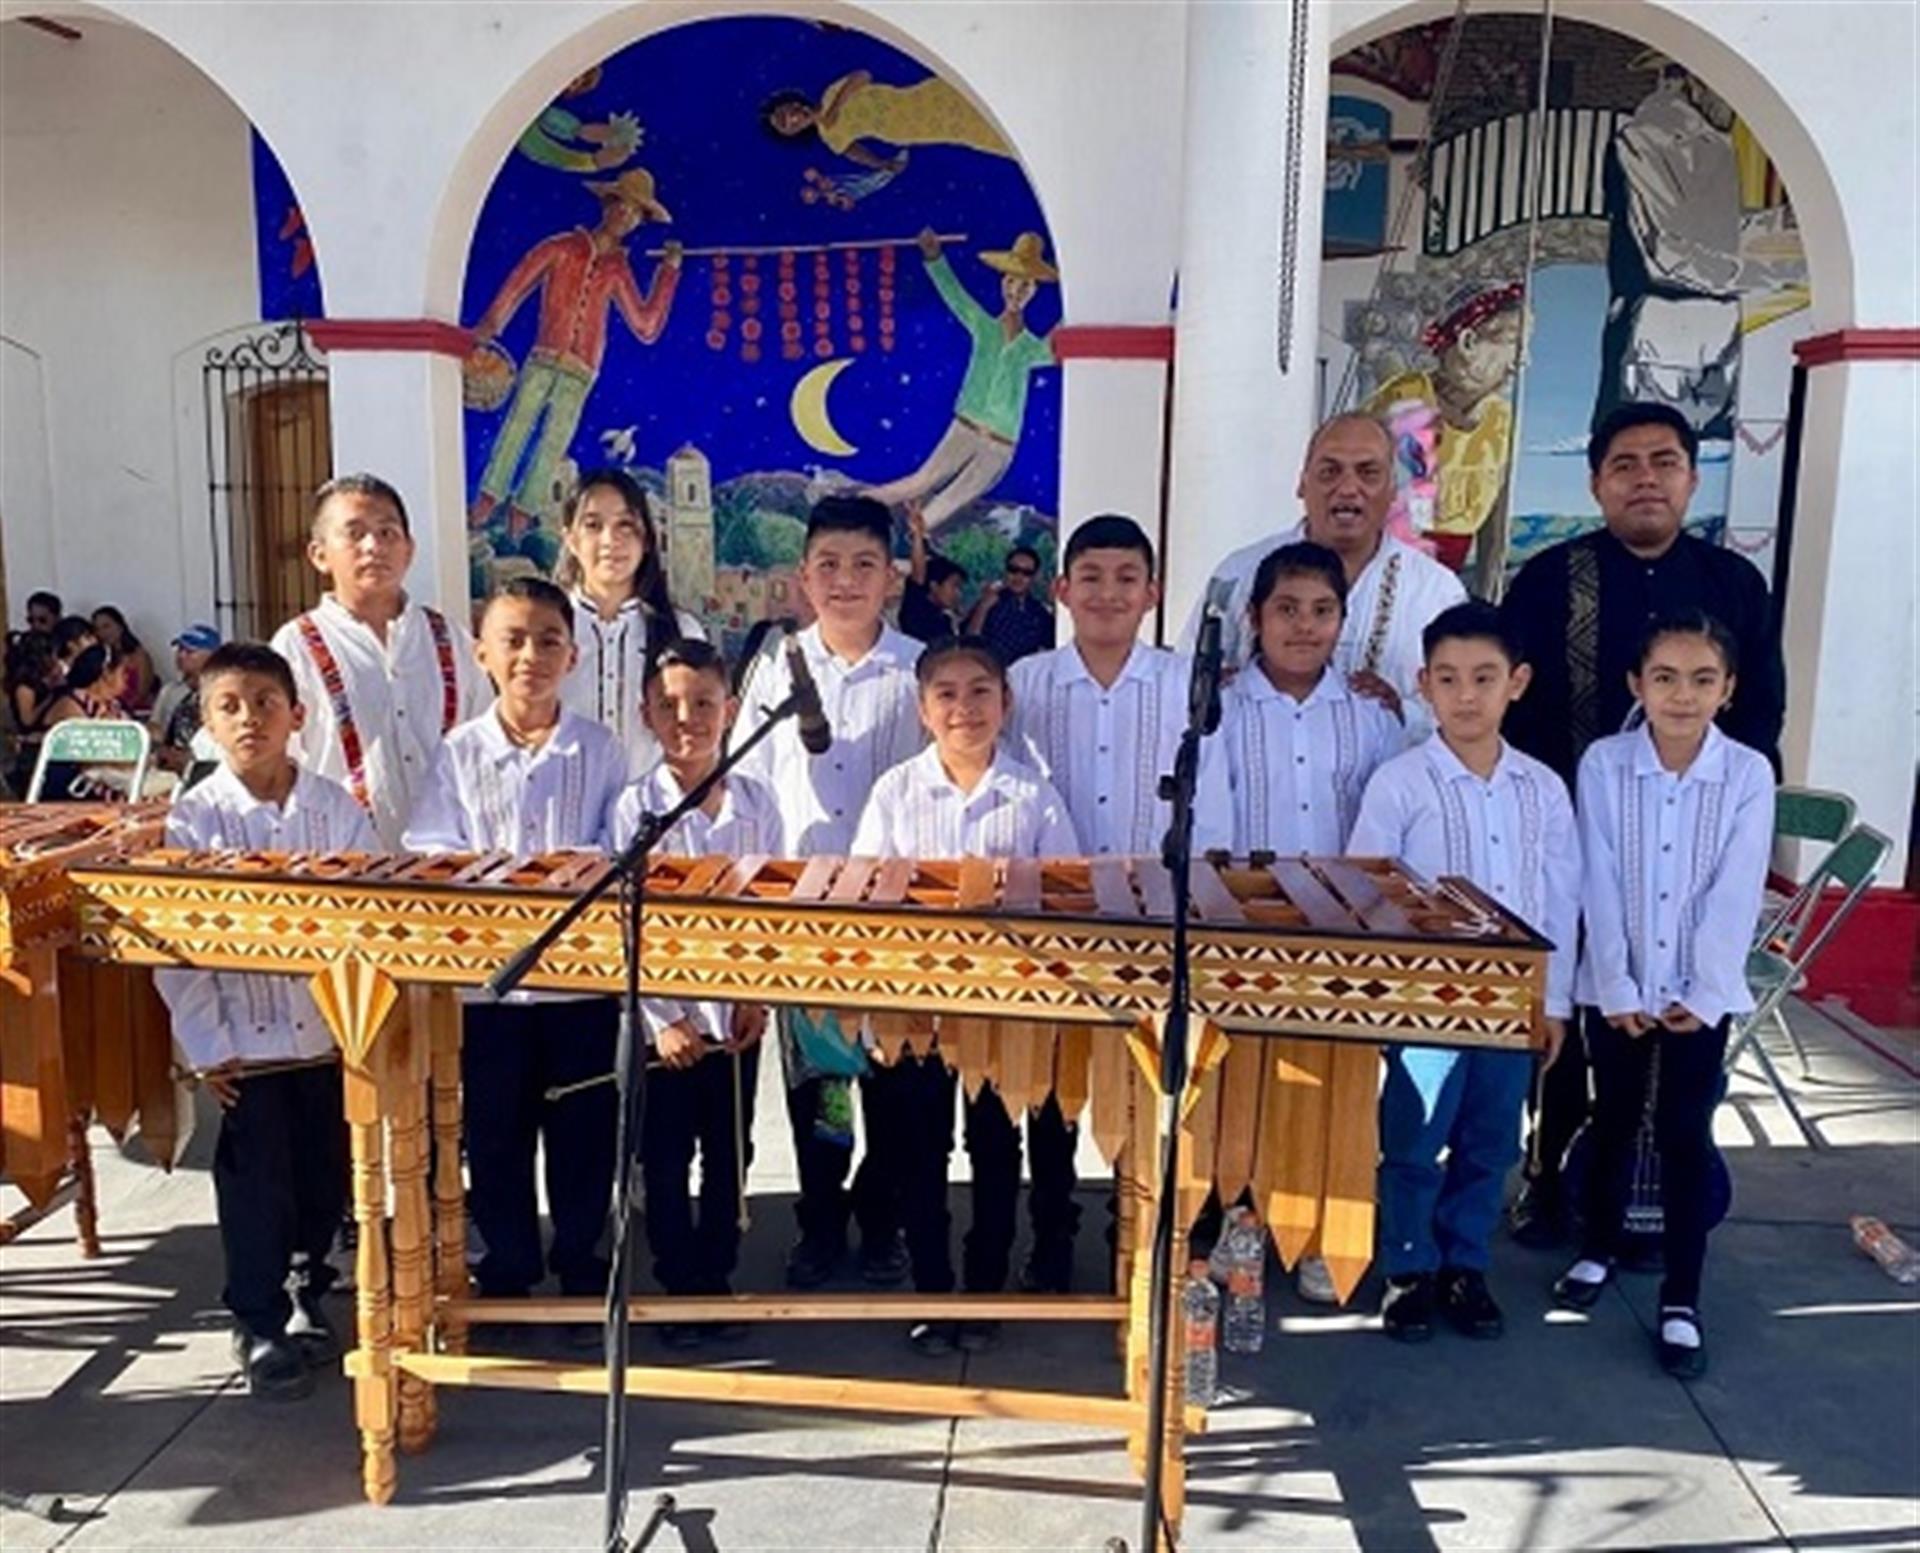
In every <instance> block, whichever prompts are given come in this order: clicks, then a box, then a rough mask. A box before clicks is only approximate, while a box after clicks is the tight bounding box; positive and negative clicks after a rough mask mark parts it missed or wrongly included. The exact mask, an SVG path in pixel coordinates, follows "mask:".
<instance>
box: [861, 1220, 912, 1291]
mask: <svg viewBox="0 0 1920 1553" xmlns="http://www.w3.org/2000/svg"><path fill="white" fill-rule="evenodd" d="M910 1265H911V1264H910V1263H909V1262H908V1260H907V1247H906V1242H905V1241H904V1240H902V1239H901V1238H900V1236H899V1235H898V1234H897V1233H896V1234H893V1235H891V1236H889V1237H888V1238H887V1239H885V1240H883V1241H881V1242H880V1243H879V1244H878V1245H866V1244H862V1245H861V1247H860V1280H861V1282H863V1283H868V1284H871V1285H873V1287H874V1288H876V1289H891V1288H894V1287H896V1286H898V1285H900V1284H903V1283H905V1282H906V1281H907V1269H908V1268H909V1266H910Z"/></svg>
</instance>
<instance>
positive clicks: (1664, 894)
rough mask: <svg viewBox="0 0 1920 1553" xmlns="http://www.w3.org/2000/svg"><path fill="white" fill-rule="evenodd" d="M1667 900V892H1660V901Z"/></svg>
mask: <svg viewBox="0 0 1920 1553" xmlns="http://www.w3.org/2000/svg"><path fill="white" fill-rule="evenodd" d="M1666 898H1667V892H1666V891H1665V890H1662V891H1661V892H1660V899H1661V900H1665V899H1666Z"/></svg>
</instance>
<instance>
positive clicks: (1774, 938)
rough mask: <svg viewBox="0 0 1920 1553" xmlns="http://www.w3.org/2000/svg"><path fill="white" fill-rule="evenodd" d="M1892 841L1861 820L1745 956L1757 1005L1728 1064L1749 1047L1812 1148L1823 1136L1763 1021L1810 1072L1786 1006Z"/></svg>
mask: <svg viewBox="0 0 1920 1553" xmlns="http://www.w3.org/2000/svg"><path fill="white" fill-rule="evenodd" d="M1892 846H1893V843H1892V842H1890V841H1889V840H1888V839H1887V838H1886V837H1885V836H1883V835H1882V834H1881V833H1880V832H1879V831H1877V830H1875V829H1874V828H1873V827H1872V826H1871V825H1856V826H1854V827H1853V828H1852V829H1851V830H1850V831H1848V832H1847V834H1846V835H1845V836H1843V837H1842V838H1841V839H1840V841H1839V843H1838V844H1837V845H1835V846H1834V848H1833V849H1832V850H1831V851H1830V852H1828V853H1827V855H1826V856H1825V857H1824V858H1822V859H1821V860H1820V865H1819V866H1818V867H1817V868H1815V869H1814V871H1813V873H1812V874H1811V875H1809V876H1808V879H1807V882H1806V883H1805V884H1803V885H1801V887H1800V888H1799V889H1798V890H1797V891H1795V893H1794V897H1793V900H1792V901H1791V902H1789V903H1788V909H1787V910H1784V911H1782V912H1780V913H1778V914H1776V915H1775V916H1774V917H1773V918H1772V919H1771V922H1770V923H1769V924H1768V925H1767V927H1766V928H1765V929H1764V930H1763V932H1762V935H1761V937H1760V940H1759V942H1757V943H1756V944H1755V945H1754V947H1753V948H1752V950H1751V951H1749V953H1748V955H1747V985H1748V987H1749V988H1751V989H1752V992H1753V999H1754V1008H1753V1012H1752V1013H1751V1014H1748V1015H1747V1016H1746V1018H1744V1019H1743V1020H1741V1021H1740V1026H1739V1029H1738V1030H1737V1031H1736V1032H1735V1034H1734V1038H1733V1040H1732V1041H1731V1042H1730V1043H1729V1044H1728V1047H1727V1067H1728V1069H1729V1070H1731V1069H1732V1067H1733V1065H1734V1063H1736V1062H1737V1061H1738V1060H1739V1059H1740V1057H1741V1055H1742V1053H1744V1052H1747V1051H1751V1052H1752V1053H1753V1058H1754V1061H1755V1062H1756V1063H1757V1064H1758V1065H1759V1068H1760V1072H1761V1075H1762V1076H1763V1077H1764V1078H1765V1080H1766V1082H1767V1085H1768V1087H1769V1088H1771V1089H1772V1090H1773V1093H1774V1096H1775V1098H1777V1099H1778V1100H1779V1102H1780V1104H1781V1106H1782V1108H1783V1109H1785V1111H1786V1113H1787V1115H1788V1116H1790V1117H1792V1118H1793V1124H1794V1125H1795V1126H1796V1127H1798V1128H1799V1129H1800V1135H1801V1137H1803V1138H1805V1139H1806V1140H1807V1143H1808V1144H1809V1145H1810V1146H1811V1147H1813V1148H1820V1147H1822V1146H1823V1144H1822V1140H1821V1139H1820V1137H1819V1135H1818V1134H1817V1133H1815V1132H1814V1130H1813V1128H1812V1127H1811V1126H1809V1125H1808V1123H1807V1119H1806V1118H1805V1117H1804V1116H1803V1115H1801V1114H1800V1107H1799V1106H1798V1104H1796V1103H1795V1101H1794V1098H1793V1096H1792V1095H1791V1094H1790V1093H1789V1092H1788V1090H1787V1086H1786V1084H1785V1083H1784V1082H1783V1081H1782V1080H1781V1077H1780V1071H1779V1069H1777V1068H1776V1067H1775V1066H1774V1065H1773V1058H1772V1057H1771V1056H1769V1055H1768V1054H1767V1049H1766V1047H1765V1046H1764V1045H1762V1044H1761V1042H1760V1039H1759V1035H1760V1031H1761V1029H1762V1027H1763V1026H1771V1027H1772V1028H1773V1029H1775V1030H1778V1031H1780V1032H1781V1033H1782V1034H1784V1035H1785V1036H1786V1038H1787V1041H1788V1043H1789V1044H1790V1045H1792V1047H1793V1048H1794V1050H1795V1051H1796V1052H1798V1053H1799V1056H1800V1071H1801V1072H1802V1074H1805V1073H1807V1072H1808V1071H1809V1066H1808V1063H1807V1053H1806V1048H1805V1047H1804V1046H1802V1045H1801V1044H1800V1041H1799V1039H1798V1038H1797V1037H1796V1036H1795V1035H1794V1033H1793V1027H1792V1026H1791V1025H1789V1024H1788V1023H1787V1019H1786V1015H1785V1014H1784V1012H1783V1009H1784V1007H1785V1004H1786V1001H1787V999H1788V997H1789V996H1791V995H1792V994H1793V993H1794V992H1797V991H1798V990H1799V989H1800V988H1801V987H1803V986H1805V985H1806V981H1807V970H1808V968H1809V967H1810V966H1811V965H1812V964H1813V962H1814V960H1815V958H1816V957H1817V956H1818V955H1819V953H1820V951H1821V950H1822V949H1824V948H1825V947H1826V946H1827V945H1828V943H1830V942H1831V941H1832V939H1833V936H1834V934H1835V933H1837V932H1839V930H1840V926H1841V924H1842V923H1844V922H1845V921H1846V920H1847V918H1848V917H1849V916H1851V915H1852V914H1853V909H1854V907H1856V906H1858V905H1859V904H1860V898H1861V897H1862V896H1863V895H1865V894H1866V893H1867V891H1868V890H1869V889H1871V888H1872V886H1873V881H1874V878H1875V877H1876V875H1877V874H1878V873H1879V870H1880V864H1881V862H1882V860H1883V859H1884V858H1885V857H1886V855H1887V853H1888V851H1889V850H1891V848H1892ZM1831 885H1838V886H1839V887H1840V889H1841V891H1842V894H1841V896H1840V899H1839V900H1838V902H1836V903H1835V905H1834V908H1833V910H1832V912H1831V913H1830V914H1828V915H1827V916H1826V918H1825V919H1824V920H1821V919H1820V916H1819V910H1818V908H1819V906H1820V904H1821V899H1822V896H1823V895H1824V893H1825V891H1826V890H1827V888H1828V887H1829V886H1831Z"/></svg>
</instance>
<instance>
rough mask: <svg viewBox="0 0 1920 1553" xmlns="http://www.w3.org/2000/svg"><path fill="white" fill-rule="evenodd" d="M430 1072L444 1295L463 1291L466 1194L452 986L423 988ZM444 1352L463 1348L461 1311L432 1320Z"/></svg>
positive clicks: (459, 1295) (438, 1284)
mask: <svg viewBox="0 0 1920 1553" xmlns="http://www.w3.org/2000/svg"><path fill="white" fill-rule="evenodd" d="M427 997H428V1008H427V1021H428V1028H429V1030H430V1032H431V1047H432V1051H431V1063H432V1072H433V1147H434V1162H433V1226H434V1287H435V1289H436V1290H437V1291H438V1293H439V1294H440V1296H441V1297H442V1298H443V1299H450V1300H457V1299H464V1298H465V1297H466V1293H467V1195H466V1189H465V1186H464V1184H463V1183H462V1181H461V1178H460V1003H459V1000H458V999H457V998H456V997H455V996H454V993H453V989H452V988H450V987H435V988H434V989H433V990H432V991H431V992H429V993H428V994H427ZM434 1335H435V1336H436V1337H437V1339H438V1342H437V1343H436V1345H435V1346H437V1347H438V1348H439V1350H440V1351H441V1352H442V1353H454V1354H461V1353H465V1352H466V1351H467V1322H466V1318H465V1317H464V1316H460V1317H456V1316H444V1317H441V1318H440V1319H439V1320H438V1321H437V1322H435V1323H434Z"/></svg>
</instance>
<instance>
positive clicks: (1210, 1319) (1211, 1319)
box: [1180, 1259, 1220, 1407]
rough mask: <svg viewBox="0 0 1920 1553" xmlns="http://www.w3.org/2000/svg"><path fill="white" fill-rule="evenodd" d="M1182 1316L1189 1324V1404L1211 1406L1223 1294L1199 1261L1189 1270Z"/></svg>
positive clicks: (1215, 1387)
mask: <svg viewBox="0 0 1920 1553" xmlns="http://www.w3.org/2000/svg"><path fill="white" fill-rule="evenodd" d="M1180 1313H1181V1315H1183V1316H1184V1317H1185V1318H1186V1323H1187V1401H1188V1402H1189V1403H1191V1404H1192V1405H1193V1406H1195V1407H1212V1406H1213V1399H1214V1396H1215V1394H1216V1393H1217V1392H1218V1390H1219V1386H1220V1355H1219V1353H1218V1352H1216V1351H1215V1346H1214V1344H1215V1339H1216V1338H1217V1337H1218V1336H1219V1331H1220V1291H1219V1290H1218V1289H1216V1288H1215V1287H1214V1286H1213V1280H1212V1279H1211V1278H1209V1277H1208V1276H1207V1264H1206V1263H1205V1262H1202V1261H1200V1260H1198V1259H1196V1260H1195V1261H1194V1262H1193V1264H1192V1265H1191V1266H1190V1267H1188V1269H1187V1283H1186V1287H1185V1288H1183V1289H1182V1290H1181V1291H1180Z"/></svg>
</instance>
